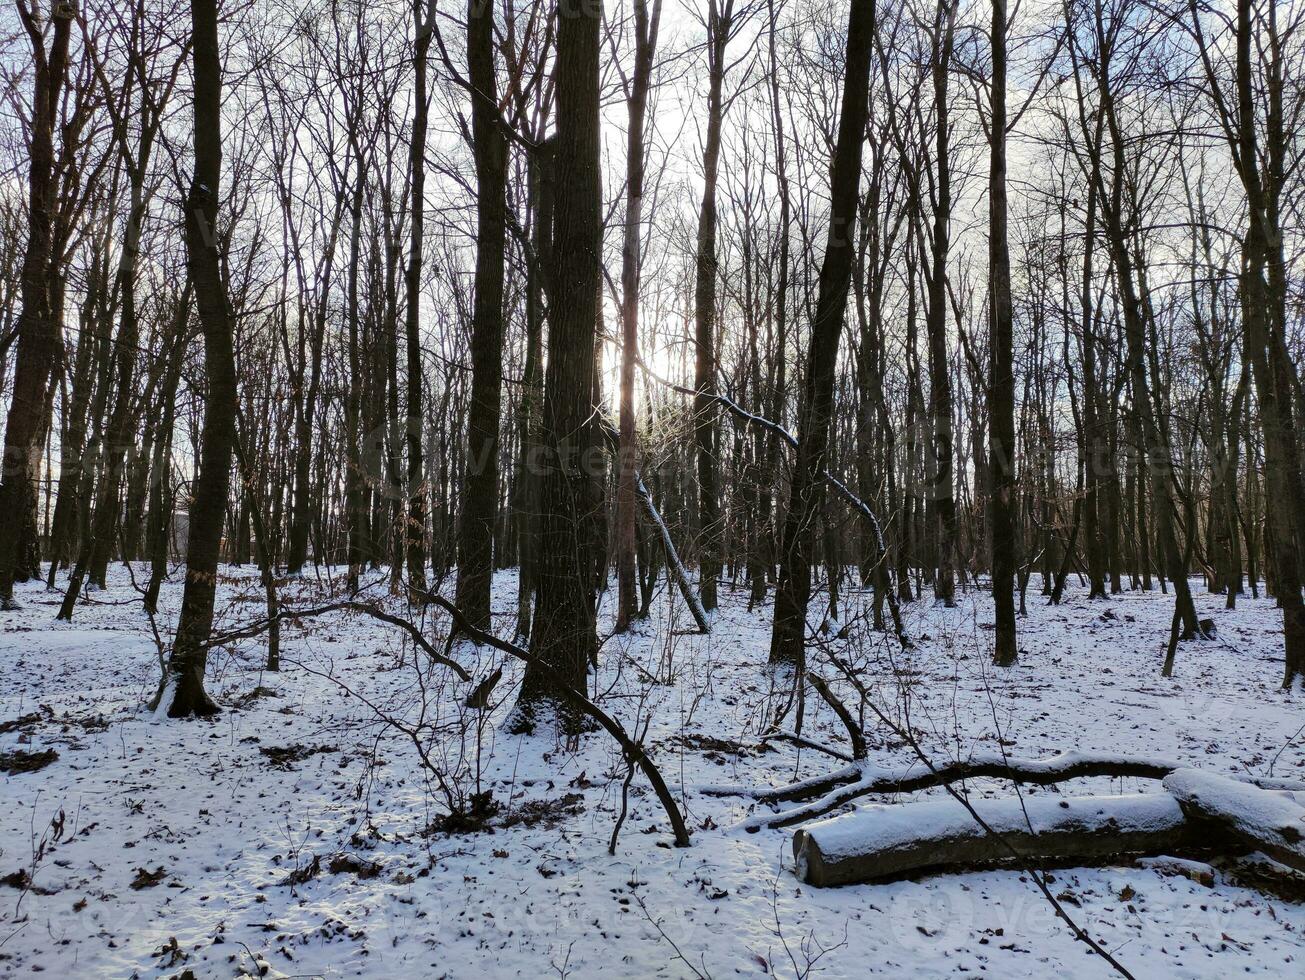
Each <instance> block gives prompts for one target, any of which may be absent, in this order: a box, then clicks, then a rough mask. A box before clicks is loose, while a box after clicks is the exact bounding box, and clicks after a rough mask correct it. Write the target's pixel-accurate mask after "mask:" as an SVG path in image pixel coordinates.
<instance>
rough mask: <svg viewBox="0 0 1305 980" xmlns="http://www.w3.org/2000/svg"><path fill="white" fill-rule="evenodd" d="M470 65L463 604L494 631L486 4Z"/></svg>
mask: <svg viewBox="0 0 1305 980" xmlns="http://www.w3.org/2000/svg"><path fill="white" fill-rule="evenodd" d="M467 65H468V71H469V74H470V81H471V85H472V88H473V89H474V92H473V95H472V99H471V132H472V142H473V143H474V147H473V150H474V154H475V158H476V187H477V208H476V284H475V290H476V295H475V300H474V308H473V312H472V319H471V410H470V412H469V413H468V415H467V459H466V473H465V476H464V478H463V482H462V518H461V523H460V525H459V528H458V585H457V604H458V606H459V608H460V609H461V610H462V614H463V615H464V616H466V617H467V620H468V622H470V623H471V624H472V625H473V626H475V627H476V628H477V629H481V630H486V631H488V630H489V629H490V618H489V614H490V586H491V584H492V582H493V556H494V523H495V521H496V520H497V518H498V450H499V417H500V414H501V409H500V399H501V387H502V386H501V382H500V378H501V377H502V371H503V365H502V358H503V255H504V247H505V234H506V232H505V229H506V223H505V219H504V213H505V210H506V206H507V205H506V200H505V197H506V193H507V141H506V138H505V136H504V134H503V129H502V127H501V125H500V123H499V119H498V97H497V94H496V93H497V92H498V86H497V83H496V79H495V75H494V7H493V5H492V4H489V3H486V2H484V0H468V5H467Z"/></svg>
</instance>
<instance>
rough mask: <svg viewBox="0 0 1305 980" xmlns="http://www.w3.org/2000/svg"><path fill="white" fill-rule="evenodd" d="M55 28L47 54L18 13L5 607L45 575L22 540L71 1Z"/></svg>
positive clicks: (1, 512) (41, 391) (2, 575)
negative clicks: (21, 238) (18, 198)
mask: <svg viewBox="0 0 1305 980" xmlns="http://www.w3.org/2000/svg"><path fill="white" fill-rule="evenodd" d="M53 6H54V8H55V15H54V18H53V19H54V28H53V37H52V39H51V41H50V48H49V51H48V53H47V51H46V48H45V39H44V36H43V34H42V30H41V25H40V23H39V19H38V17H37V15H36V14H35V13H34V12H33V11H32V10H29V9H28V6H27V4H26V3H25V2H24V3H21V4H20V5H19V14H20V17H21V19H22V22H23V26H24V28H25V29H26V30H27V33H28V35H29V37H30V39H31V43H32V53H33V56H34V59H33V81H32V119H31V149H30V157H31V159H30V167H29V170H28V232H27V251H26V253H25V255H24V257H23V267H22V285H21V292H22V312H21V313H20V314H19V317H18V326H17V330H18V350H17V355H16V361H15V367H14V389H13V399H12V401H11V402H10V406H9V416H8V421H7V423H6V425H5V442H4V456H3V459H0V608H9V607H10V606H12V604H13V592H14V580H15V578H18V579H21V580H23V581H26V580H27V579H28V578H31V577H34V576H39V575H40V569H39V568H35V567H33V565H32V561H31V559H32V556H31V554H30V548H29V547H24V546H23V542H24V541H29V542H30V541H32V540H34V538H35V534H36V528H35V522H36V487H37V480H38V479H39V469H40V453H41V446H40V443H41V435H42V421H43V418H44V414H45V412H44V409H45V402H46V385H47V384H48V383H49V380H50V373H51V371H52V370H53V369H54V366H55V363H56V361H57V359H58V357H59V324H58V322H57V321H56V320H55V318H54V310H53V309H51V290H50V284H49V282H48V281H47V277H48V275H49V272H50V269H51V262H52V258H53V253H52V246H53V222H54V208H55V204H56V202H55V172H54V163H55V161H54V127H55V122H56V120H57V119H58V116H59V104H60V92H61V91H62V89H63V85H64V81H65V76H66V74H67V68H68V39H69V35H70V33H71V27H72V19H73V7H72V4H62V3H61V4H54V5H53Z"/></svg>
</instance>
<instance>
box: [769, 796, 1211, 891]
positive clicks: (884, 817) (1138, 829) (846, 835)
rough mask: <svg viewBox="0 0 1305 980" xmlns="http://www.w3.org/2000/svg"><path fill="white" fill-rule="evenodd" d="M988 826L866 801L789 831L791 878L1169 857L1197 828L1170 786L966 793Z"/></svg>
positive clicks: (931, 810) (817, 881)
mask: <svg viewBox="0 0 1305 980" xmlns="http://www.w3.org/2000/svg"><path fill="white" fill-rule="evenodd" d="M971 806H973V807H974V809H975V811H976V812H977V813H978V814H979V816H980V817H981V818H982V820H983V822H984V823H985V824H987V825H988V828H990V829H991V831H992V833H989V832H988V830H985V829H984V828H983V827H982V826H980V825H979V823H978V822H977V821H976V820H975V819H974V816H973V815H972V814H971V813H970V812H969V810H967V809H966V808H965V807H964V806H963V805H962V804H961V803H959V802H958V801H957V800H955V799H953V798H951V797H947V798H945V799H937V800H928V801H925V802H921V803H908V804H904V805H896V806H865V807H862V808H861V809H859V810H857V811H856V812H855V813H851V814H848V815H846V816H841V817H834V818H833V819H830V820H822V821H820V822H819V823H816V824H812V825H811V826H809V827H805V828H803V829H801V830H798V831H797V832H796V833H794V835H793V856H794V858H795V860H796V862H797V876H798V878H800V879H801V880H802V881H805V882H807V883H808V884H811V885H817V886H819V887H826V886H830V885H850V884H859V883H862V882H871V881H881V880H885V879H892V878H899V877H902V876H904V875H908V874H913V873H917V872H924V871H933V870H945V869H952V870H955V869H960V868H980V867H992V866H999V865H1005V864H1012V863H1016V864H1018V863H1021V862H1023V861H1046V860H1056V861H1060V860H1065V859H1072V860H1075V861H1077V860H1080V859H1082V860H1091V861H1097V860H1101V859H1103V858H1109V857H1114V856H1116V855H1138V854H1166V853H1172V852H1174V851H1181V850H1183V849H1184V848H1187V847H1190V846H1192V845H1193V844H1194V843H1196V840H1197V837H1198V835H1199V830H1198V829H1196V827H1195V825H1194V824H1191V823H1189V822H1188V820H1187V818H1186V817H1185V816H1184V814H1183V809H1182V807H1180V806H1179V804H1178V801H1177V800H1176V799H1175V798H1174V797H1173V796H1171V795H1169V794H1168V793H1145V794H1133V795H1128V796H1082V797H1051V796H1035V797H1030V798H1028V799H1025V800H1023V801H1021V800H1019V799H1016V798H1008V799H1000V800H973V801H971Z"/></svg>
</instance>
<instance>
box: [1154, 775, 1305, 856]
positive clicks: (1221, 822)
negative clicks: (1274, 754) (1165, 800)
mask: <svg viewBox="0 0 1305 980" xmlns="http://www.w3.org/2000/svg"><path fill="white" fill-rule="evenodd" d="M1163 785H1164V788H1165V789H1166V790H1168V791H1169V792H1170V793H1171V794H1173V796H1174V798H1175V799H1176V800H1177V801H1178V804H1179V806H1180V807H1182V810H1183V812H1184V813H1185V814H1186V815H1187V816H1188V818H1189V819H1190V820H1192V821H1193V822H1195V823H1201V824H1205V825H1207V826H1209V827H1212V828H1214V829H1216V831H1217V832H1218V833H1220V834H1222V835H1224V836H1226V837H1229V838H1231V839H1232V840H1233V841H1234V842H1235V843H1238V844H1243V845H1245V846H1246V847H1249V848H1250V849H1252V850H1256V851H1261V852H1263V853H1264V854H1267V855H1268V856H1269V857H1271V858H1273V859H1274V860H1275V861H1278V862H1279V863H1281V864H1285V865H1287V867H1289V868H1294V869H1296V870H1297V871H1305V806H1302V805H1301V804H1300V803H1299V802H1298V801H1297V799H1296V797H1295V795H1293V794H1292V793H1289V792H1284V791H1278V792H1271V791H1269V790H1264V789H1260V788H1258V787H1255V786H1251V785H1249V784H1247V783H1244V782H1241V781H1240V780H1237V779H1231V778H1229V777H1228V776H1221V775H1219V774H1217V773H1212V772H1202V771H1201V770H1199V769H1179V770H1177V771H1175V772H1172V773H1170V774H1169V775H1168V776H1166V777H1165V779H1164V784H1163Z"/></svg>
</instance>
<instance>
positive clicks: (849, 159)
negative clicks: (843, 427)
mask: <svg viewBox="0 0 1305 980" xmlns="http://www.w3.org/2000/svg"><path fill="white" fill-rule="evenodd" d="M874 28H875V5H874V4H873V3H854V4H852V8H851V12H850V13H849V15H848V25H847V60H846V64H847V73H846V76H845V77H844V80H843V100H842V106H841V109H840V115H839V122H838V142H837V144H836V147H835V150H834V163H833V171H832V175H831V179H830V211H829V232H828V236H827V238H826V242H825V256H824V261H823V263H822V264H821V268H820V285H819V295H818V299H817V302H816V317H815V322H814V323H813V324H812V327H811V342H810V346H809V348H808V352H807V373H806V383H805V385H804V388H803V394H802V408H801V413H800V415H799V418H798V450H797V459H796V461H795V462H794V466H793V479H792V484H791V487H790V491H789V494H790V496H789V506H788V511H787V514H786V517H785V522H784V543H783V566H782V568H781V570H780V578H779V589H778V591H777V593H776V596H775V625H774V632H773V633H772V635H771V641H770V661H771V663H772V664H790V665H793V666H794V667H795V668H796V669H799V670H800V669H801V668H802V665H803V664H804V663H805V657H806V647H805V644H806V619H807V604H808V602H809V601H810V598H811V562H812V552H813V550H814V545H815V543H816V521H817V520H818V519H819V516H820V513H821V505H822V503H823V499H824V480H823V479H822V477H821V475H820V474H821V472H822V471H823V470H824V468H825V465H826V461H825V456H826V451H827V449H828V445H829V426H830V420H831V416H832V414H833V400H834V371H835V367H836V364H837V360H838V342H839V338H840V336H841V335H842V332H843V316H844V313H845V311H846V308H847V294H848V289H849V286H850V284H851V276H852V266H853V262H854V260H855V258H856V254H855V253H856V243H855V239H854V230H855V227H856V214H857V196H858V185H859V183H860V178H861V147H862V144H863V143H864V141H865V127H866V118H867V115H868V106H867V96H868V90H869V75H870V51H871V43H872V38H873V34H874Z"/></svg>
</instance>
